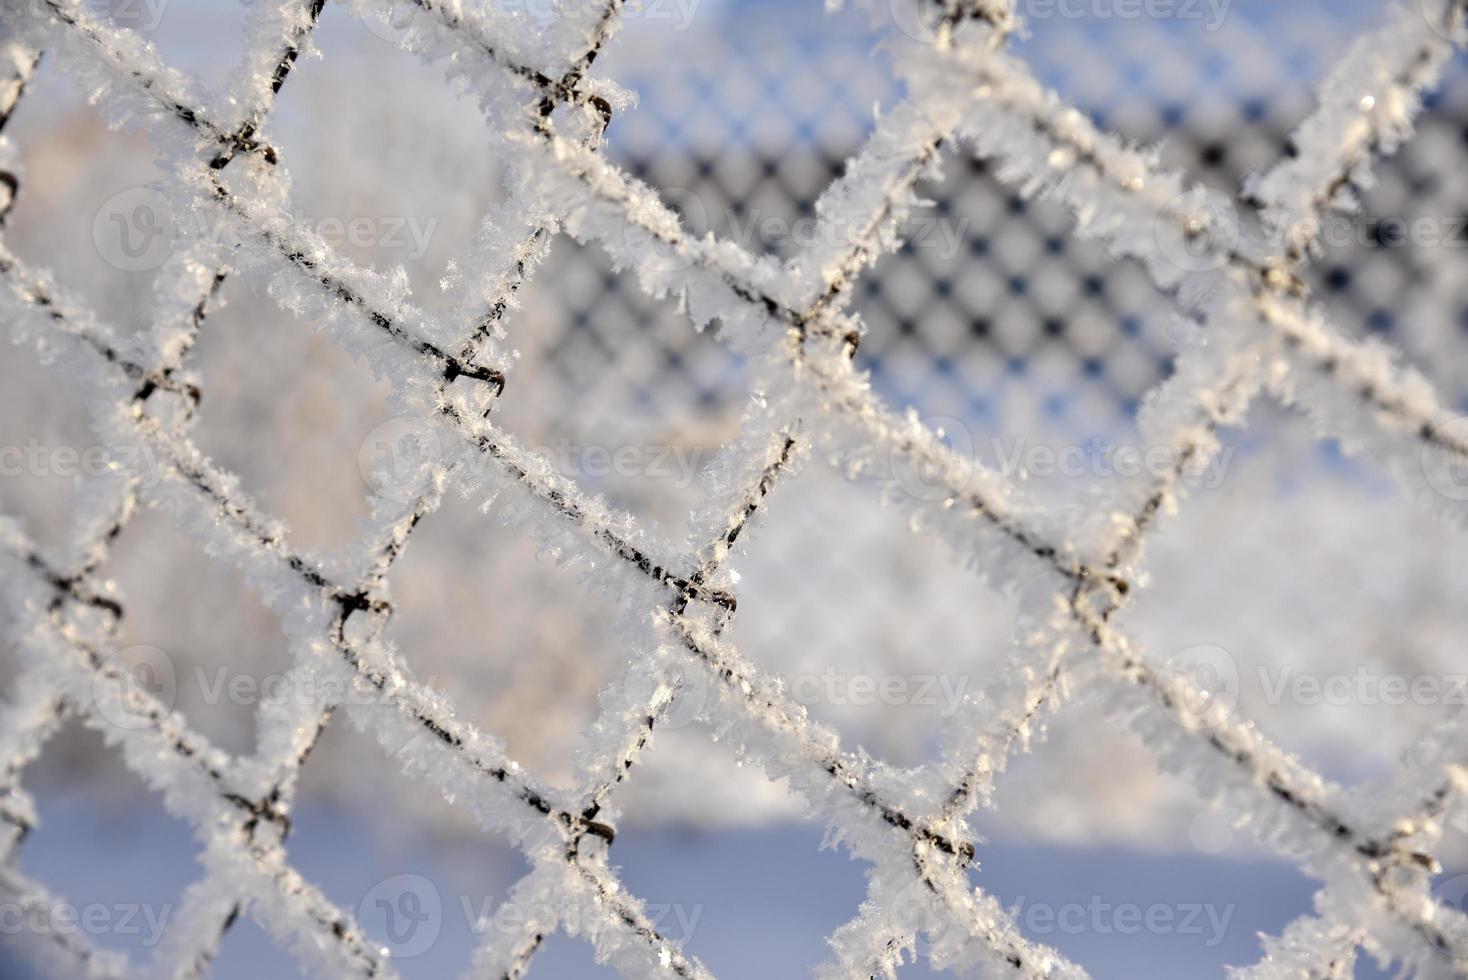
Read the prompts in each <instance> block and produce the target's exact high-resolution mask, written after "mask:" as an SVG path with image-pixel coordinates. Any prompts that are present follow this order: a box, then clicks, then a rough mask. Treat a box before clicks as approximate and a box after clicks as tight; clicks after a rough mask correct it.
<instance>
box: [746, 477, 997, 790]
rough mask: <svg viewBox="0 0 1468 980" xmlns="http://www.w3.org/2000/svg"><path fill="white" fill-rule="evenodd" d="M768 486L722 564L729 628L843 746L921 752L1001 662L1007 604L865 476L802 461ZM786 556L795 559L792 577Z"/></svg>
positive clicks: (910, 759)
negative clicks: (744, 534) (728, 592)
mask: <svg viewBox="0 0 1468 980" xmlns="http://www.w3.org/2000/svg"><path fill="white" fill-rule="evenodd" d="M778 493H779V497H778V499H777V500H776V501H775V503H774V505H773V506H772V507H771V508H770V509H769V512H768V513H767V514H766V515H764V517H763V520H764V525H763V527H762V528H761V530H760V535H759V540H756V541H755V542H753V543H752V544H750V545H749V546H748V547H747V549H745V550H746V551H747V554H745V553H741V554H739V555H738V556H737V557H736V558H735V560H734V561H733V562H732V567H733V568H734V570H735V571H736V572H737V573H738V574H739V577H740V584H739V590H740V591H739V594H740V610H741V613H742V614H743V615H741V616H740V618H739V619H738V620H736V622H735V625H734V628H733V630H732V639H733V640H734V642H735V643H736V644H737V645H738V646H739V647H740V649H741V651H742V652H743V653H744V654H745V656H747V657H748V658H749V659H751V660H752V661H754V662H755V663H756V664H757V665H758V666H759V667H761V668H762V669H764V670H766V671H768V672H770V673H772V674H776V675H778V676H779V677H781V678H783V680H784V682H785V688H786V690H787V691H788V692H789V694H790V695H791V697H792V698H793V699H794V700H795V701H796V702H797V703H799V704H802V705H804V706H805V707H806V709H807V710H808V711H809V712H810V714H811V716H812V717H813V718H814V719H816V720H818V721H821V722H824V723H826V724H829V725H832V726H833V727H835V728H836V729H838V730H839V731H841V732H842V733H843V734H844V735H845V738H844V741H845V742H847V743H848V744H849V745H850V746H852V747H855V746H857V745H860V746H862V747H863V748H865V749H867V750H868V751H870V752H872V753H873V754H874V755H876V756H878V757H879V758H882V759H884V760H886V761H889V762H892V763H894V764H898V765H914V764H918V763H921V762H924V761H928V760H930V759H932V758H933V757H934V755H935V754H936V751H937V747H938V742H939V733H940V732H942V731H943V730H944V728H945V727H946V726H947V725H948V724H950V723H952V722H953V721H954V719H955V716H957V715H958V714H960V713H961V712H963V711H964V709H965V705H966V703H967V702H968V701H969V699H971V698H973V697H976V696H978V695H979V694H980V693H981V692H982V690H983V689H984V688H985V687H986V686H987V685H988V683H989V681H990V680H991V678H992V677H993V676H994V673H995V672H996V671H997V670H998V669H1000V667H1001V666H1002V665H1003V664H1004V659H1003V658H1004V655H1005V653H1006V651H1007V650H1008V649H1009V646H1010V631H1011V630H1012V629H1013V627H1014V622H1015V604H1014V602H1012V601H1010V600H1007V599H1005V598H1004V597H1002V596H1000V595H998V594H996V593H995V591H993V589H991V588H989V587H986V586H985V585H983V584H980V583H979V582H978V581H976V580H975V579H974V578H972V577H971V576H965V575H956V574H954V569H953V566H952V564H951V563H950V561H949V560H948V558H947V556H946V555H944V554H943V553H941V552H938V551H936V550H935V549H934V548H933V547H932V546H931V545H930V544H929V543H928V542H925V541H923V540H921V539H919V538H916V537H914V536H913V535H912V534H910V533H909V532H908V530H907V529H906V528H905V527H904V526H903V522H902V517H901V515H900V513H899V512H898V511H897V510H896V509H895V508H894V507H884V506H882V504H881V502H880V500H879V497H878V493H879V492H878V490H877V489H876V488H875V487H873V486H872V485H870V483H869V482H867V481H858V482H852V481H848V480H846V479H845V478H844V477H843V476H842V475H841V474H840V473H838V472H836V471H835V470H833V469H831V468H830V467H827V466H825V465H824V464H822V463H820V462H819V461H812V463H811V465H809V466H808V467H807V468H806V469H805V470H804V471H803V472H802V473H801V474H800V475H799V476H798V477H796V478H794V479H791V480H788V481H787V482H786V483H785V484H784V485H783V486H782V487H781V488H780V490H779V491H778ZM773 540H781V541H785V542H787V544H788V545H789V548H790V550H786V549H780V550H775V549H772V548H770V547H769V546H768V543H767V542H769V541H773ZM791 554H799V555H802V556H804V557H803V559H802V561H801V573H800V575H799V577H798V580H795V581H792V577H791V575H790V564H789V563H790V555H791ZM873 567H882V568H886V569H888V570H890V571H891V573H892V574H891V577H890V578H884V579H880V580H879V579H877V578H874V577H873V576H871V575H870V574H868V572H869V570H870V569H871V568H873ZM996 584H997V583H996Z"/></svg>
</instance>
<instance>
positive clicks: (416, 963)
mask: <svg viewBox="0 0 1468 980" xmlns="http://www.w3.org/2000/svg"><path fill="white" fill-rule="evenodd" d="M345 772H355V773H364V772H371V773H374V774H376V775H375V776H374V778H373V780H372V786H371V787H370V789H364V788H363V787H361V786H360V785H353V782H354V781H352V780H348V779H341V778H339V777H340V774H342V773H345ZM364 794H365V795H368V796H370V797H371V799H372V800H375V801H377V804H376V806H375V807H374V806H370V805H369V806H364V805H363V804H364V803H365V802H366V800H365V799H363V796H364ZM432 802H433V804H434V805H429V801H428V800H426V799H424V792H423V788H422V785H421V784H420V783H418V782H416V781H415V779H414V778H413V777H411V776H409V775H407V774H404V773H403V772H402V771H401V768H400V766H399V765H398V764H397V763H396V762H395V761H393V760H391V759H388V758H387V757H386V756H385V755H384V754H383V752H382V749H381V748H380V747H379V746H378V745H377V744H376V741H375V738H374V737H373V733H371V732H358V731H357V730H356V728H355V726H354V725H353V724H352V723H351V721H350V719H348V718H346V717H337V718H336V719H334V720H333V721H332V723H331V724H330V725H329V726H328V728H327V730H326V732H325V733H324V734H323V736H322V739H321V743H320V744H319V745H318V746H317V748H316V750H315V752H313V756H312V760H311V761H309V762H308V763H307V764H306V767H305V769H304V770H303V775H302V779H301V787H300V799H299V803H298V805H297V808H296V811H295V816H294V818H293V820H292V822H291V828H292V829H291V835H290V837H289V838H288V839H287V841H286V845H285V846H286V852H287V853H288V854H289V856H290V860H291V864H292V865H293V866H294V867H295V868H296V869H297V870H298V871H300V873H301V875H302V876H303V877H304V878H306V879H307V880H308V881H310V882H312V883H314V884H316V885H317V886H318V887H320V888H321V890H322V891H323V892H324V893H325V894H326V896H327V898H329V899H330V900H331V901H333V902H334V903H335V904H336V905H337V906H338V907H340V908H342V909H344V910H346V911H347V912H349V913H351V914H352V915H353V916H354V917H355V919H356V921H357V924H358V926H359V927H360V928H361V929H362V931H363V932H364V933H365V934H366V935H367V937H368V938H369V939H370V940H371V942H372V943H373V944H374V946H377V947H380V948H382V949H385V950H388V951H389V952H390V953H391V957H392V962H393V964H394V966H395V968H396V969H398V970H399V972H400V975H401V976H403V977H405V978H421V980H429V978H434V977H443V976H456V975H458V974H460V973H462V972H463V971H464V970H465V968H467V966H468V964H469V960H470V957H471V955H472V952H473V950H474V949H475V948H476V947H477V946H478V945H479V944H480V942H481V941H482V940H483V938H484V935H483V933H484V928H485V927H484V926H483V924H482V923H481V921H480V920H481V919H482V918H484V917H485V916H488V917H489V920H490V926H489V927H488V928H494V927H495V926H494V923H495V921H496V920H495V919H494V913H496V912H497V911H499V906H500V904H501V903H502V902H504V901H505V900H506V897H507V894H508V892H509V890H510V888H511V887H512V886H513V885H514V883H515V882H516V881H517V880H518V879H519V878H520V876H521V875H523V874H524V873H525V872H526V871H527V870H529V869H528V866H527V865H526V862H525V860H524V858H523V857H522V856H521V855H520V853H519V852H518V851H517V850H516V849H515V848H513V847H512V846H511V845H510V844H509V843H508V842H507V841H506V840H504V839H503V838H502V837H500V836H499V835H490V836H489V838H488V839H487V840H486V839H485V837H484V836H482V835H477V836H476V837H475V838H473V840H474V842H473V843H472V844H471V843H470V838H468V837H466V836H464V835H462V834H458V833H445V832H446V831H449V830H452V829H458V830H465V829H467V828H468V827H470V826H473V824H472V823H471V818H470V817H469V816H468V814H467V813H465V812H463V811H462V809H460V808H455V807H445V806H443V805H442V804H441V802H440V801H439V800H437V799H435V800H433V801H432ZM384 803H385V804H386V806H384ZM510 915H512V913H501V916H502V917H501V919H500V920H498V921H499V922H501V923H504V922H510V921H511V919H510V918H509V916H510Z"/></svg>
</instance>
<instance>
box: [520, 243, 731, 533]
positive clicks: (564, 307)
mask: <svg viewBox="0 0 1468 980" xmlns="http://www.w3.org/2000/svg"><path fill="white" fill-rule="evenodd" d="M616 281H617V274H615V273H613V271H612V269H611V265H610V263H609V261H608V260H607V257H606V255H605V254H604V253H603V252H602V251H601V250H600V249H599V248H583V247H581V246H579V245H576V244H575V243H574V242H570V241H568V240H566V239H558V240H557V241H556V243H555V246H554V248H553V250H552V252H551V255H550V257H549V259H548V260H547V261H546V264H545V267H544V268H543V269H542V270H541V273H540V275H539V276H538V277H537V279H536V281H535V282H533V283H532V284H531V285H530V286H528V287H527V288H526V289H525V290H524V293H523V295H522V300H523V302H524V309H523V310H522V311H521V312H519V313H517V314H515V315H514V316H513V317H512V319H511V322H510V324H509V326H508V330H509V334H510V337H509V341H508V342H507V346H511V347H513V348H515V349H516V350H518V351H519V353H520V355H521V357H520V361H519V363H518V364H517V365H516V368H515V372H514V375H513V377H512V378H511V380H510V385H509V387H508V388H507V389H506V392H505V395H504V397H503V398H502V399H501V400H500V402H499V403H498V406H497V407H496V409H495V417H496V419H497V420H498V421H499V422H500V423H501V424H502V425H504V426H505V427H507V428H508V429H509V430H510V431H512V432H514V433H515V434H516V437H517V438H518V439H519V440H520V441H521V442H522V443H523V444H525V445H527V446H531V447H534V448H536V449H538V450H540V451H541V452H543V453H544V454H545V455H547V456H548V457H549V458H550V459H551V461H552V463H553V464H554V465H555V466H556V467H557V469H558V470H559V471H560V472H561V473H562V474H563V475H565V476H567V477H569V478H571V479H573V480H575V481H576V483H577V484H578V485H580V486H581V487H582V488H583V489H584V490H585V491H586V492H588V493H592V494H603V495H605V496H606V497H607V499H608V501H609V502H610V503H611V504H613V505H614V506H616V507H617V508H619V509H622V510H626V511H629V512H631V513H632V514H634V515H636V516H638V517H639V518H645V519H646V520H647V521H649V522H650V523H654V524H657V525H659V526H661V527H662V528H663V529H664V531H663V533H664V535H665V536H667V537H668V538H670V539H671V540H674V541H679V540H681V539H682V537H683V535H684V534H685V533H686V528H687V517H688V513H689V511H691V510H692V509H693V508H694V507H696V506H697V505H698V503H699V501H700V500H701V499H702V492H701V490H702V488H701V487H700V485H699V481H698V476H699V474H700V472H701V471H702V470H703V469H704V468H705V467H706V466H707V465H708V464H709V463H710V462H711V461H712V459H713V457H714V454H715V453H716V452H717V450H718V447H720V446H722V445H724V444H726V443H728V442H729V441H730V440H731V439H732V438H733V437H734V436H735V435H736V434H737V432H738V426H739V414H740V411H741V409H742V408H743V405H744V400H745V381H744V365H743V362H742V360H741V359H740V358H738V357H736V356H734V355H733V354H731V353H729V351H728V350H726V349H725V348H724V347H722V346H721V345H719V344H718V342H717V341H716V340H715V339H714V338H713V337H712V336H710V335H706V334H697V333H694V332H693V331H692V330H690V329H689V327H688V320H687V316H686V315H685V314H684V313H682V312H680V311H679V310H678V309H677V308H676V306H675V304H674V303H673V302H671V301H665V302H653V301H650V300H647V299H645V298H644V297H642V296H641V295H640V294H636V293H631V292H618V293H616V294H614V295H608V294H607V293H606V292H605V289H606V287H607V285H608V284H609V283H613V284H614V283H615V282H616Z"/></svg>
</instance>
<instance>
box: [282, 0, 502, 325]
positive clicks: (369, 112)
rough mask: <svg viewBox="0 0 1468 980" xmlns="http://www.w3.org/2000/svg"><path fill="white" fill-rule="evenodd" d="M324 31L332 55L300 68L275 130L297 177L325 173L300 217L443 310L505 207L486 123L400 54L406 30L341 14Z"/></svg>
mask: <svg viewBox="0 0 1468 980" xmlns="http://www.w3.org/2000/svg"><path fill="white" fill-rule="evenodd" d="M398 20H401V18H400V17H399V18H397V19H396V20H392V21H389V22H388V23H389V25H390V24H392V23H396V22H397V21H398ZM321 21H322V22H321V27H320V30H319V31H318V32H316V33H315V34H314V35H313V39H314V43H315V45H316V47H317V48H318V49H319V50H320V51H321V52H323V56H322V57H321V58H310V59H305V58H303V59H301V60H300V62H299V65H298V67H297V68H296V70H295V71H294V72H293V73H292V76H291V83H290V84H289V85H287V86H285V87H283V88H282V89H281V93H280V97H279V101H278V106H277V109H276V111H275V112H274V113H272V114H271V119H270V125H269V128H268V130H267V132H268V134H269V136H270V138H271V140H272V141H273V143H274V144H276V145H277V146H278V148H279V150H280V152H281V156H282V158H283V159H284V160H285V161H286V163H287V166H289V165H290V161H292V160H314V161H318V162H319V164H320V165H319V166H312V167H302V168H299V171H298V172H293V174H292V178H293V179H292V184H291V200H290V207H291V209H292V217H293V218H294V219H295V221H296V223H297V225H298V226H299V227H301V228H304V229H308V230H310V231H313V232H315V233H316V234H318V235H320V236H321V237H322V238H323V239H324V240H325V241H326V242H327V244H328V245H329V246H330V247H331V248H332V249H333V250H334V251H335V252H337V253H338V254H340V255H342V256H345V257H346V258H348V259H350V260H351V261H353V262H355V263H357V264H359V265H361V266H365V267H369V268H373V269H376V270H378V271H380V272H387V273H391V272H392V271H393V270H394V269H395V268H396V267H398V266H402V267H403V268H405V269H406V270H407V272H408V282H409V284H410V285H411V287H412V290H413V301H414V302H415V303H417V304H419V305H421V306H424V307H426V308H428V309H430V310H436V309H442V308H443V307H444V305H445V298H446V294H445V292H444V290H442V289H441V288H440V286H439V282H440V280H441V279H442V278H443V276H444V272H445V267H446V265H447V264H448V262H449V260H450V259H453V258H456V257H461V256H463V255H464V254H465V253H466V252H467V251H468V249H469V246H470V243H471V242H472V241H473V238H474V235H475V233H476V232H478V230H479V225H480V222H481V220H482V219H483V218H484V216H485V214H486V212H487V211H488V210H489V208H490V207H491V206H492V205H493V204H495V203H496V202H498V201H500V200H501V199H502V198H503V196H504V194H503V188H502V184H501V181H502V176H501V174H502V169H501V168H502V162H501V161H500V160H499V159H498V158H497V156H496V154H494V153H489V152H486V150H485V143H486V136H485V129H484V119H483V117H482V115H481V114H480V113H479V111H478V110H477V109H476V108H475V105H474V102H473V99H472V98H470V97H467V96H464V95H462V94H461V93H459V91H458V89H457V87H456V86H454V85H451V84H450V83H448V82H446V81H445V80H444V78H443V75H442V72H441V71H440V70H439V69H437V68H435V67H432V66H426V65H424V64H423V63H422V61H420V60H419V59H418V58H417V57H415V56H413V55H411V54H408V53H407V52H405V51H403V50H402V49H401V48H400V47H399V46H398V43H397V38H398V37H399V36H401V33H402V32H401V30H397V31H396V32H395V31H394V29H393V28H392V27H391V26H384V25H383V24H382V23H380V22H379V21H377V20H372V19H370V18H369V19H368V20H366V21H364V20H362V19H358V18H357V17H355V16H353V15H351V14H349V13H348V12H347V11H346V10H345V9H344V8H342V9H338V8H336V7H335V6H334V5H331V4H328V5H327V6H326V9H325V10H324V12H323V14H322V18H321ZM369 22H370V23H371V24H372V25H373V27H372V29H369V28H368V27H367V26H366V24H367V23H369ZM467 326H468V325H467V324H465V325H464V327H465V328H466V329H467Z"/></svg>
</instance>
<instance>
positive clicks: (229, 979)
mask: <svg viewBox="0 0 1468 980" xmlns="http://www.w3.org/2000/svg"><path fill="white" fill-rule="evenodd" d="M210 976H213V977H217V978H219V980H254V978H256V977H261V976H267V977H270V978H271V980H307V978H306V975H305V974H304V973H302V972H301V967H300V964H298V963H297V962H296V961H295V959H293V958H292V957H291V956H290V955H288V954H286V953H283V952H281V951H280V950H279V949H277V948H276V946H275V944H274V943H272V942H271V941H270V937H269V936H267V935H266V934H265V933H264V931H262V930H261V929H260V927H259V926H257V925H255V923H254V922H252V921H250V920H249V919H243V918H242V919H241V920H240V921H238V922H236V923H235V924H234V925H233V926H232V927H231V928H230V930H229V932H227V933H225V935H224V939H223V940H222V941H221V942H220V944H219V952H218V954H217V955H216V956H215V957H214V960H213V963H212V965H211V972H210Z"/></svg>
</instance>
